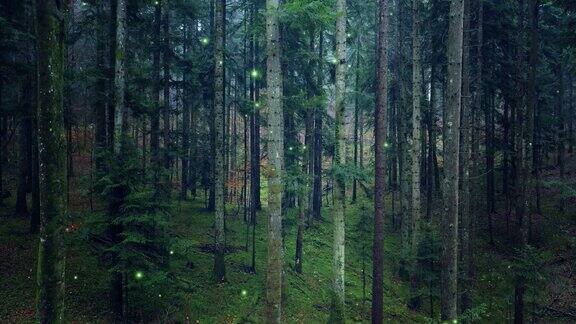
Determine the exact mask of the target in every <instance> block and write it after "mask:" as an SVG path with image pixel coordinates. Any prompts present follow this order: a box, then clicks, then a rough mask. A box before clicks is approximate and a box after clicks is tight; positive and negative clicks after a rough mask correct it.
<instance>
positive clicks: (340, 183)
mask: <svg viewBox="0 0 576 324" xmlns="http://www.w3.org/2000/svg"><path fill="white" fill-rule="evenodd" d="M346 38H347V35H346V0H338V1H337V2H336V76H335V82H336V90H335V91H336V94H335V95H336V99H335V104H334V110H335V114H336V117H335V127H334V128H335V134H334V139H335V141H334V146H335V147H334V162H333V169H334V170H333V172H334V207H333V214H334V246H333V249H334V252H333V253H334V254H333V258H334V259H333V261H332V262H333V265H332V267H333V269H332V271H333V276H334V278H333V280H334V282H333V287H332V289H333V292H332V293H333V295H332V308H331V311H330V321H331V322H332V323H344V321H345V314H344V308H345V303H344V288H345V275H344V267H345V260H344V258H345V252H344V246H345V230H346V229H345V226H346V225H345V217H344V213H345V205H346V186H345V175H344V174H343V173H344V170H343V168H344V166H345V164H346V133H345V129H344V126H345V121H344V109H345V106H346V67H347V64H348V60H347V57H346Z"/></svg>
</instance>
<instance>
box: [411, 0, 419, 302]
mask: <svg viewBox="0 0 576 324" xmlns="http://www.w3.org/2000/svg"><path fill="white" fill-rule="evenodd" d="M420 1H421V0H413V1H412V148H411V149H412V150H411V152H410V153H411V155H412V156H411V160H412V183H411V185H412V222H411V223H412V224H411V225H412V226H411V227H412V233H411V242H410V257H409V259H410V264H411V265H410V288H411V300H410V306H411V307H412V308H414V309H417V308H418V307H419V306H420V304H421V301H420V296H419V295H418V286H419V278H418V269H417V267H418V259H417V256H418V247H419V244H420V220H421V218H422V216H421V214H422V211H421V206H422V202H421V192H420V181H421V177H420V168H421V154H422V144H421V136H422V117H421V115H422V112H421V110H422V107H421V102H422V58H421V42H422V36H421V28H422V20H421V19H422V17H421V15H420V10H421V9H420Z"/></svg>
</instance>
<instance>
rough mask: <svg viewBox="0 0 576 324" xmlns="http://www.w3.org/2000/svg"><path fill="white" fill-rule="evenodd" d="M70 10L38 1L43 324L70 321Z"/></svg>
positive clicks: (39, 300)
mask: <svg viewBox="0 0 576 324" xmlns="http://www.w3.org/2000/svg"><path fill="white" fill-rule="evenodd" d="M65 11H66V7H65V5H64V4H63V3H62V2H60V1H38V2H37V3H36V14H37V26H38V28H37V33H38V36H37V42H38V146H39V147H40V150H39V155H38V158H39V174H40V182H39V184H40V186H39V188H40V215H41V219H40V224H41V225H40V240H39V249H38V269H37V272H36V273H37V274H36V276H37V289H36V296H37V299H36V300H37V303H36V311H37V321H38V322H40V323H61V322H63V317H64V297H65V291H64V273H65V255H66V254H65V243H64V224H65V219H66V217H67V216H66V215H67V208H66V192H67V188H66V170H67V168H66V133H65V127H64V97H63V91H64V52H65V45H64V39H65V36H64V35H65V28H64V21H63V19H61V17H63V15H64V14H65Z"/></svg>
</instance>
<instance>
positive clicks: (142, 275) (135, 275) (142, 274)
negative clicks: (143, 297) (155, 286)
mask: <svg viewBox="0 0 576 324" xmlns="http://www.w3.org/2000/svg"><path fill="white" fill-rule="evenodd" d="M134 277H135V278H136V279H138V280H140V279H142V278H144V273H143V272H142V271H136V273H135V274H134Z"/></svg>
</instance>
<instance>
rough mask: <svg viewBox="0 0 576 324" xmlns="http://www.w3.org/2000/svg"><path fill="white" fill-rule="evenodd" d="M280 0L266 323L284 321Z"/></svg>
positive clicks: (269, 27)
mask: <svg viewBox="0 0 576 324" xmlns="http://www.w3.org/2000/svg"><path fill="white" fill-rule="evenodd" d="M278 6H279V3H278V0H266V54H267V62H266V66H267V68H266V71H267V74H266V86H267V92H266V94H267V97H268V100H267V107H266V108H267V110H268V159H269V161H270V164H269V165H268V166H267V170H266V171H267V172H266V173H267V178H268V260H267V269H266V322H267V323H281V321H282V273H283V271H282V263H283V256H284V252H283V244H282V193H283V192H284V185H283V176H284V118H283V107H282V97H283V90H282V69H281V65H280V47H281V45H280V41H281V39H280V29H279V26H278V24H279V21H278Z"/></svg>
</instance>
